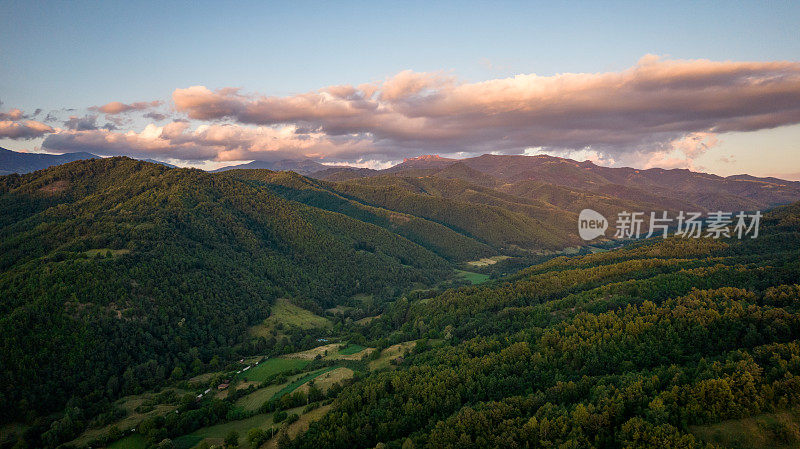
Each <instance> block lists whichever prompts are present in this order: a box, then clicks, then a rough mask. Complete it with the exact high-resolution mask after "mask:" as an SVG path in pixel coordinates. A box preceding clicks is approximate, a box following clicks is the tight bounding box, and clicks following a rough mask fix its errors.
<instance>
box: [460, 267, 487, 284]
mask: <svg viewBox="0 0 800 449" xmlns="http://www.w3.org/2000/svg"><path fill="white" fill-rule="evenodd" d="M456 274H457V275H458V277H460V278H462V279H466V280H468V281H469V282H470V283H471V284H472V285H475V284H480V283H483V282H486V281H488V280H489V275H486V274H480V273H474V272H472V271H464V270H456Z"/></svg>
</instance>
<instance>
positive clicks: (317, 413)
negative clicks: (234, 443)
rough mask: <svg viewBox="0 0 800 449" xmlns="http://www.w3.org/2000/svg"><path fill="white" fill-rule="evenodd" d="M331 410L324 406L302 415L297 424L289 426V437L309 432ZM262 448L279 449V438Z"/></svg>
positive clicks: (328, 406) (273, 439)
mask: <svg viewBox="0 0 800 449" xmlns="http://www.w3.org/2000/svg"><path fill="white" fill-rule="evenodd" d="M330 409H331V405H323V406H322V407H319V408H315V409H314V410H311V411H310V412H308V413H304V414H302V415H300V419H298V420H297V421H296V422H294V423H292V424H291V425H290V426H289V429H288V433H289V436H290V437H292V438H294V437H296V436H297V435H298V434H299V433H301V432H305V431H306V430H308V426H309V425H310V424H311V423H312V422H314V421H316V420H318V419H320V418H322V417H323V416H325V414H326V413H328V410H330ZM290 413H292V412H290ZM298 414H299V413H298ZM261 447H262V448H268V449H270V448H277V447H278V437H277V436H276V437H275V438H272V439H270V440H269V441H268V442H267V443H266V444H265V445H264V446H261Z"/></svg>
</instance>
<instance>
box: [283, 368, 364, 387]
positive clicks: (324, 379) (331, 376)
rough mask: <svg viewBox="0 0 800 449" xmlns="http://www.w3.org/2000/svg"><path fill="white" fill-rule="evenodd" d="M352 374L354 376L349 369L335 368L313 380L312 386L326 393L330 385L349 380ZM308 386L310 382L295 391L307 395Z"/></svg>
mask: <svg viewBox="0 0 800 449" xmlns="http://www.w3.org/2000/svg"><path fill="white" fill-rule="evenodd" d="M353 374H354V373H353V370H351V369H350V368H344V367H342V368H336V369H334V370H331V371H328V372H327V373H324V374H321V375H319V376H317V378H316V379H314V385H316V386H317V387H318V388H319V389H320V390H322V391H323V392H324V393H326V392H327V391H328V388H330V387H331V385H333V384H335V383H337V382H341V381H343V380H345V379H349V378H351V377H353ZM309 384H310V382H306V383H305V384H303V385H301V386H300V387H298V388H297V389H298V390H299V391H302V392H304V393H307V392H308V390H309V388H310V387H309Z"/></svg>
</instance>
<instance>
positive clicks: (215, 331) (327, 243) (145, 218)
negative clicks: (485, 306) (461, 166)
mask: <svg viewBox="0 0 800 449" xmlns="http://www.w3.org/2000/svg"><path fill="white" fill-rule="evenodd" d="M0 209H1V210H3V214H0V272H1V273H2V274H0V297H1V298H3V299H2V302H0V311H2V316H1V317H0V333H2V335H3V339H2V341H0V366H3V369H2V371H0V384H2V385H1V386H0V403H1V404H2V405H0V410H1V411H0V413H2V415H3V418H4V419H9V418H12V417H18V416H22V415H23V414H25V413H32V412H47V411H51V410H60V409H61V408H62V407H63V405H64V404H65V403H66V402H67V401H68V400H70V399H71V398H72V401H73V402H72V403H73V404H75V405H76V406H80V407H81V408H86V409H88V410H102V409H103V407H104V404H106V405H107V403H104V401H105V400H106V399H107V398H114V397H117V396H118V395H121V394H130V393H135V392H139V391H141V390H142V389H146V388H149V387H152V386H154V385H158V384H159V383H161V382H163V381H164V380H165V379H168V378H169V377H170V376H171V375H173V370H175V369H176V368H177V369H179V371H183V372H188V371H189V370H190V367H191V366H195V367H202V366H204V365H205V364H207V363H209V361H210V360H211V359H212V357H213V356H214V355H219V356H221V357H222V359H223V360H225V359H229V358H232V357H233V356H234V355H235V354H236V353H237V352H240V351H244V352H247V351H249V350H253V349H252V348H249V346H248V345H244V346H243V345H242V344H243V343H244V342H245V340H246V335H247V329H248V327H249V326H252V325H255V324H258V323H260V322H261V321H263V320H264V319H265V318H266V317H267V316H268V314H269V309H270V305H271V304H272V303H273V301H274V299H275V298H277V297H281V296H286V297H298V298H304V299H305V300H306V301H310V302H311V303H316V304H318V305H319V307H320V308H326V307H333V306H335V305H336V304H338V303H339V302H341V301H343V300H345V299H347V298H350V297H352V296H353V295H356V294H361V293H363V294H373V295H378V296H379V297H381V298H390V297H392V296H394V295H396V294H397V293H398V292H401V291H403V290H404V289H407V288H411V287H412V286H416V285H419V284H420V283H422V284H432V283H435V282H437V281H439V280H441V279H442V278H444V277H445V276H447V275H449V273H450V272H451V270H450V268H449V267H448V265H447V263H446V262H445V261H444V259H442V258H440V257H439V256H437V255H435V254H433V253H432V252H430V251H428V250H426V249H424V248H423V247H421V246H419V245H417V244H415V243H413V242H411V241H409V240H407V239H405V238H404V237H402V236H400V235H397V234H394V233H391V232H388V231H386V230H385V229H384V228H381V227H379V226H375V225H372V224H369V223H366V222H363V221H358V220H354V219H351V218H349V217H347V216H345V215H342V214H338V213H333V212H329V211H325V210H321V209H318V208H313V207H309V206H305V205H302V204H299V203H296V202H291V201H288V200H285V199H283V198H280V197H278V196H276V195H274V194H273V193H271V192H270V191H269V190H267V189H263V188H258V187H254V186H252V185H250V184H248V183H245V182H242V181H240V180H238V179H235V178H232V177H223V176H217V175H212V174H208V173H206V172H203V171H200V170H188V169H168V168H166V167H164V166H161V165H157V164H150V163H145V162H139V161H134V160H130V159H126V158H113V159H99V160H91V161H78V162H73V163H70V164H66V165H62V166H57V167H52V168H49V169H46V170H43V171H38V172H35V173H31V174H27V175H22V176H19V175H10V176H6V177H2V178H0ZM248 348H249V349H248Z"/></svg>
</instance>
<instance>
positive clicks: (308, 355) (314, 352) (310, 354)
mask: <svg viewBox="0 0 800 449" xmlns="http://www.w3.org/2000/svg"><path fill="white" fill-rule="evenodd" d="M340 346H341V344H340V343H329V344H327V345H322V346H317V347H316V348H313V349H309V350H306V351H300V352H295V353H293V354H287V355H285V356H284V357H287V358H292V359H303V360H314V359H315V358H317V356H320V357H323V358H325V357H328V356H329V355H333V354H336V353H337V351H338V350H339V347H340Z"/></svg>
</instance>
